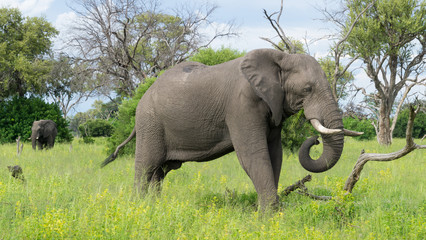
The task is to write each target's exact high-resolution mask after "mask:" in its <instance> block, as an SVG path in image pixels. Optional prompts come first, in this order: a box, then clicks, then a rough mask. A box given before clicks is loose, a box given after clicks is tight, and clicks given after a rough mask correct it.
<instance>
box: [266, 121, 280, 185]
mask: <svg viewBox="0 0 426 240" xmlns="http://www.w3.org/2000/svg"><path fill="white" fill-rule="evenodd" d="M268 149H269V155H270V158H271V163H272V169H273V171H274V180H275V186H276V187H277V188H278V182H279V180H280V173H281V165H282V162H283V149H282V145H281V125H280V126H278V127H276V128H274V129H272V130H271V132H270V134H269V136H268Z"/></svg>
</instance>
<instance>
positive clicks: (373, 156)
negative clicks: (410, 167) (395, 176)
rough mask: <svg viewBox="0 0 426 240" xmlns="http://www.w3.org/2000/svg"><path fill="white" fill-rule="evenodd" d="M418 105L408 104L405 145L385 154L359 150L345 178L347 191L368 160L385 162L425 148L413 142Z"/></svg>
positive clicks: (350, 190)
mask: <svg viewBox="0 0 426 240" xmlns="http://www.w3.org/2000/svg"><path fill="white" fill-rule="evenodd" d="M419 109H420V107H417V110H415V109H414V107H413V106H410V116H409V119H408V123H407V130H406V138H405V140H406V145H405V147H404V148H403V149H401V150H399V151H397V152H393V153H386V154H380V153H365V151H364V150H362V151H361V154H360V156H359V157H358V160H357V162H356V164H355V166H354V168H353V170H352V172H351V174H350V175H349V177H348V179H347V180H346V183H345V187H344V188H343V189H344V190H346V191H348V192H349V193H351V192H352V190H353V188H354V187H355V184H356V183H357V182H358V180H359V178H360V175H361V171H362V169H363V168H364V165H365V164H366V163H367V162H368V161H379V162H387V161H393V160H395V159H398V158H401V157H403V156H405V155H407V154H408V153H410V152H412V151H413V150H415V149H425V148H426V145H417V144H416V143H414V140H413V125H414V119H415V117H416V114H417V113H418V111H419Z"/></svg>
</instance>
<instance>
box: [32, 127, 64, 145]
mask: <svg viewBox="0 0 426 240" xmlns="http://www.w3.org/2000/svg"><path fill="white" fill-rule="evenodd" d="M31 131H32V133H31V141H32V145H33V149H34V150H36V146H37V147H38V149H39V150H42V149H43V148H53V146H54V145H55V138H56V135H57V134H58V130H57V128H56V123H55V122H54V121H52V120H39V121H34V122H33V126H32V128H31Z"/></svg>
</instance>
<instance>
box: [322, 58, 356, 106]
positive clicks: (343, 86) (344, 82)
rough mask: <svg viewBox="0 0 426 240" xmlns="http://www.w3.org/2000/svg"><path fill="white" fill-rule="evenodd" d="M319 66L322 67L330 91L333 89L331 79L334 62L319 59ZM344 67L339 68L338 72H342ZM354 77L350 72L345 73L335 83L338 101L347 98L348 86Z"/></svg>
mask: <svg viewBox="0 0 426 240" xmlns="http://www.w3.org/2000/svg"><path fill="white" fill-rule="evenodd" d="M318 62H319V64H320V65H321V67H322V70H324V72H325V75H326V77H327V80H328V82H329V83H330V85H331V87H332V89H333V86H332V84H333V80H334V79H333V78H334V72H335V69H334V68H335V64H336V63H335V61H334V60H332V59H331V58H329V57H327V58H320V59H319V60H318ZM343 68H344V66H340V67H339V71H343ZM354 79H355V78H354V76H353V75H352V73H351V72H348V71H346V72H345V74H343V76H341V77H340V78H339V79H338V80H337V83H336V94H337V96H338V97H339V100H344V99H346V97H347V96H348V86H349V85H350V84H351V83H352V82H353V81H354Z"/></svg>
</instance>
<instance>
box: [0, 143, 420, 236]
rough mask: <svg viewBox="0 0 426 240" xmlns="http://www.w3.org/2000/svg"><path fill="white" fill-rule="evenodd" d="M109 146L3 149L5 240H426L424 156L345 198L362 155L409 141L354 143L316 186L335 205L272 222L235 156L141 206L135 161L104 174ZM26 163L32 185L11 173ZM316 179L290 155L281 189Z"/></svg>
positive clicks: (388, 166) (378, 172)
mask: <svg viewBox="0 0 426 240" xmlns="http://www.w3.org/2000/svg"><path fill="white" fill-rule="evenodd" d="M104 143H105V141H104V140H103V139H96V143H95V144H83V143H80V142H79V141H78V140H75V141H74V143H73V149H72V151H70V149H69V145H67V144H57V145H55V148H54V149H52V150H49V151H37V152H34V151H33V150H32V149H31V146H30V145H29V144H25V146H24V152H23V153H22V155H21V156H19V157H18V156H16V145H14V144H6V145H0V239H426V214H425V208H426V194H425V190H424V188H425V178H424V173H425V169H426V168H425V163H426V158H425V152H424V150H417V151H415V152H412V153H410V154H409V155H407V156H406V157H404V158H402V159H398V160H395V161H392V162H386V163H383V162H369V163H367V165H366V166H365V168H364V170H363V172H362V175H361V179H360V181H359V182H358V183H357V185H356V186H355V188H354V191H353V193H352V194H350V195H345V194H344V192H343V190H342V188H343V185H344V183H345V181H346V178H347V176H348V175H349V173H350V172H351V170H352V167H353V165H354V164H355V162H356V160H357V158H358V156H359V153H360V151H361V150H362V149H365V151H366V152H380V153H385V152H393V151H396V150H399V149H400V148H402V146H403V145H404V144H405V142H404V140H403V139H395V140H394V144H393V145H392V146H391V147H382V146H379V145H378V144H377V143H376V142H375V141H366V142H358V141H355V140H353V139H346V144H345V150H344V152H343V156H342V158H341V160H340V162H339V163H338V164H337V165H336V166H335V167H334V168H333V169H331V170H330V171H328V172H326V173H321V174H313V180H312V182H309V183H307V184H306V185H307V186H308V187H309V189H310V190H311V191H312V192H313V193H316V194H324V195H325V194H328V195H332V196H335V198H334V199H333V200H332V201H328V202H323V201H315V200H312V199H309V198H307V197H304V196H301V195H299V194H297V193H292V194H290V195H289V196H287V197H284V196H283V197H281V201H282V205H281V208H280V210H279V211H278V212H276V213H271V214H268V215H262V214H260V213H258V212H257V207H256V198H257V196H256V192H255V191H254V187H253V185H252V184H251V182H250V180H249V178H248V177H247V175H246V174H245V172H244V171H243V170H242V168H241V167H240V166H239V163H238V160H237V158H236V157H235V154H234V153H232V154H229V155H226V156H224V157H222V158H220V159H218V160H215V161H211V162H206V163H186V164H184V165H183V167H182V168H181V169H179V170H177V171H172V172H171V173H169V175H168V176H167V178H166V179H165V181H164V184H163V191H162V194H161V196H157V197H156V196H148V197H146V198H143V199H140V198H137V197H135V196H134V195H133V194H132V186H133V174H134V170H133V166H134V163H133V161H134V160H133V157H131V156H123V157H120V158H118V159H117V160H116V161H115V162H113V163H111V164H110V165H108V166H107V167H105V168H103V169H100V168H99V164H100V163H101V162H102V161H103V159H104V158H105V157H106V154H105V153H104ZM319 151H320V148H316V149H314V151H313V152H314V154H319ZM16 164H19V165H20V166H21V167H22V168H23V172H24V176H25V179H26V183H25V184H22V183H21V182H19V180H16V179H14V178H12V177H11V176H10V173H9V172H8V170H7V166H8V165H16ZM307 174H308V172H306V171H305V170H304V169H303V168H302V167H301V166H300V164H299V162H298V159H297V155H289V156H286V157H285V158H284V162H283V169H282V173H281V180H280V187H279V190H280V191H282V190H283V189H284V188H285V187H287V186H289V185H291V184H293V183H294V182H295V181H297V180H300V179H301V178H303V177H304V176H306V175H307Z"/></svg>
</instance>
